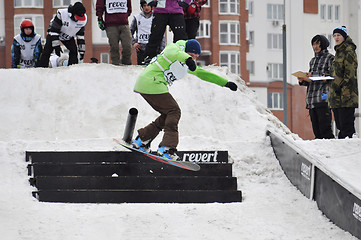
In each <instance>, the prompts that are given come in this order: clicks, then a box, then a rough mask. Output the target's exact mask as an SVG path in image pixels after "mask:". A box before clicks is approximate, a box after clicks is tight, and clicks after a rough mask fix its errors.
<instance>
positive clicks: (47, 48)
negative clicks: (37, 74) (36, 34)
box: [38, 35, 78, 67]
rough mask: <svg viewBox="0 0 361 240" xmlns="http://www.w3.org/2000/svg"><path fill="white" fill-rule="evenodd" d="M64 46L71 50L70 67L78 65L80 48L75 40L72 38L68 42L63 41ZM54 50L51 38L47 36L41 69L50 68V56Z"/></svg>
mask: <svg viewBox="0 0 361 240" xmlns="http://www.w3.org/2000/svg"><path fill="white" fill-rule="evenodd" d="M61 42H62V43H63V44H64V46H65V47H66V48H67V49H68V50H69V61H68V65H72V64H77V63H78V48H77V46H76V43H75V40H74V38H71V39H70V40H68V41H61ZM53 50H54V48H53V46H52V41H51V36H50V35H48V36H46V43H45V46H44V50H43V52H42V54H41V57H40V60H39V63H38V66H39V67H49V58H50V54H51V53H52V52H53Z"/></svg>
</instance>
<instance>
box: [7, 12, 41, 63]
mask: <svg viewBox="0 0 361 240" xmlns="http://www.w3.org/2000/svg"><path fill="white" fill-rule="evenodd" d="M20 31H21V32H20V34H18V35H16V36H15V37H14V41H13V44H12V46H11V66H12V68H31V67H36V66H37V62H38V60H39V58H40V55H41V52H42V50H43V46H42V45H41V36H40V35H39V34H37V33H35V31H34V24H33V22H32V21H31V20H29V19H25V20H23V21H22V22H21V24H20Z"/></svg>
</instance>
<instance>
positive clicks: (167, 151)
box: [157, 146, 180, 161]
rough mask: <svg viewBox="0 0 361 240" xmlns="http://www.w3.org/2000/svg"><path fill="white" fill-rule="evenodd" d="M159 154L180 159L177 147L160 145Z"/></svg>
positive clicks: (176, 159)
mask: <svg viewBox="0 0 361 240" xmlns="http://www.w3.org/2000/svg"><path fill="white" fill-rule="evenodd" d="M157 154H158V155H159V156H161V157H165V158H168V159H171V160H174V161H179V159H180V158H179V156H178V155H177V149H175V148H169V147H165V146H160V147H158V150H157Z"/></svg>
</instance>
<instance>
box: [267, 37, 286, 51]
mask: <svg viewBox="0 0 361 240" xmlns="http://www.w3.org/2000/svg"><path fill="white" fill-rule="evenodd" d="M267 48H268V49H282V48H283V39H282V34H276V33H268V34H267Z"/></svg>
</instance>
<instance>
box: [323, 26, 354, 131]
mask: <svg viewBox="0 0 361 240" xmlns="http://www.w3.org/2000/svg"><path fill="white" fill-rule="evenodd" d="M333 39H334V40H335V45H336V46H335V50H336V55H335V60H334V61H333V63H332V76H333V77H334V78H335V80H334V81H332V82H331V85H330V93H329V105H330V107H331V109H332V111H333V114H334V117H335V121H336V127H337V129H339V130H340V132H339V134H338V138H345V137H349V138H352V136H353V134H354V133H356V131H355V124H354V122H355V108H357V107H358V86H357V56H356V52H355V50H356V45H355V44H354V43H353V41H352V39H351V38H350V37H349V36H348V35H347V29H346V27H345V26H342V27H337V28H335V29H334V30H333Z"/></svg>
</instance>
